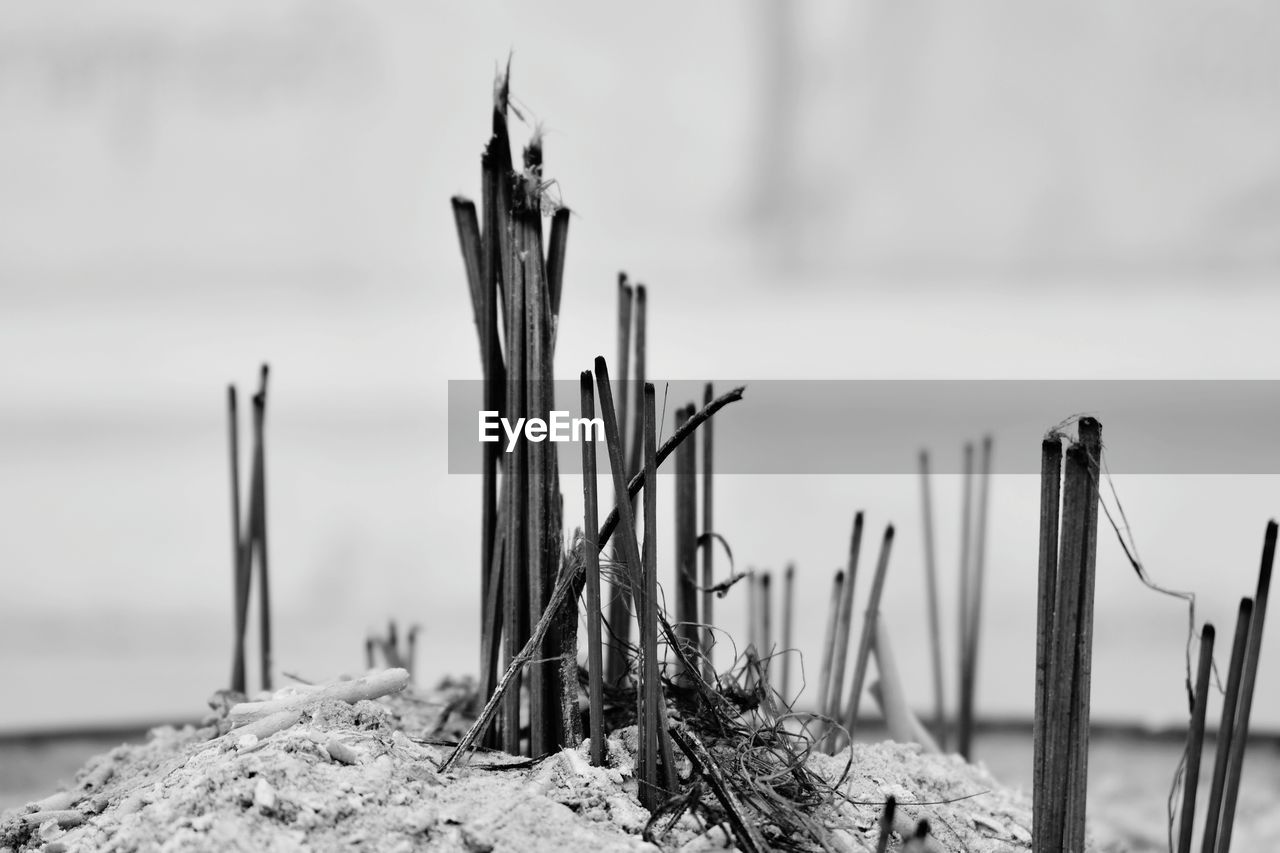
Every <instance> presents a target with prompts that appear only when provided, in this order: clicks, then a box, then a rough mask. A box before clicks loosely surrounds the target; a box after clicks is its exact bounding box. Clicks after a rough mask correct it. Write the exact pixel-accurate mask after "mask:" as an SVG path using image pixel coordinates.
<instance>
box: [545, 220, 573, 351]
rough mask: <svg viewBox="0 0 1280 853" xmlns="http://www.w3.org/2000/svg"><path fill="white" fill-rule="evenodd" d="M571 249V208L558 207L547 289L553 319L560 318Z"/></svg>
mask: <svg viewBox="0 0 1280 853" xmlns="http://www.w3.org/2000/svg"><path fill="white" fill-rule="evenodd" d="M568 247H569V208H567V207H557V208H556V212H555V213H553V214H552V215H551V238H550V243H549V245H548V247H547V289H548V297H549V299H550V302H551V317H552V320H553V323H554V321H555V320H556V319H557V318H559V316H560V297H561V296H563V294H564V257H565V252H566V251H567V250H568ZM555 338H556V336H555V328H553V329H552V333H551V340H552V342H553V343H552V347H551V349H552V352H554V351H555V344H554V341H555Z"/></svg>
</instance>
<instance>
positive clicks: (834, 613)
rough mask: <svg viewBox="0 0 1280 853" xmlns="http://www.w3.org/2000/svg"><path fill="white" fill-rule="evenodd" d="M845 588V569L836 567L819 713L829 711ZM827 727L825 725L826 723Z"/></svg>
mask: <svg viewBox="0 0 1280 853" xmlns="http://www.w3.org/2000/svg"><path fill="white" fill-rule="evenodd" d="M843 588H844V570H843V569H836V573H835V575H834V576H833V577H832V579H831V598H830V600H829V603H828V606H827V633H826V635H825V636H824V638H823V641H822V669H821V670H820V671H819V673H818V709H817V712H818V713H819V714H826V713H827V704H828V703H827V692H828V691H829V690H830V687H831V659H832V654H833V652H834V651H835V644H836V622H837V621H838V620H839V618H840V600H841V598H840V596H841V590H842V589H843ZM824 728H825V725H824Z"/></svg>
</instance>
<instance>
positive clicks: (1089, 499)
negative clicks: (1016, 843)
mask: <svg viewBox="0 0 1280 853" xmlns="http://www.w3.org/2000/svg"><path fill="white" fill-rule="evenodd" d="M1078 430H1079V437H1078V440H1077V444H1078V445H1079V447H1080V448H1081V450H1082V454H1081V460H1080V461H1081V463H1082V464H1083V466H1084V474H1085V494H1084V505H1083V515H1082V517H1081V526H1082V528H1083V530H1082V531H1081V534H1082V535H1081V540H1080V592H1079V596H1080V623H1079V625H1080V628H1079V633H1078V635H1077V637H1076V642H1075V679H1074V682H1073V684H1074V686H1073V688H1072V692H1071V717H1072V719H1071V724H1072V731H1071V740H1072V747H1073V750H1072V752H1071V753H1070V758H1069V761H1070V763H1069V764H1068V767H1067V769H1068V773H1069V775H1068V777H1067V778H1068V784H1069V790H1070V792H1071V799H1070V801H1069V802H1068V804H1067V824H1066V832H1065V833H1064V838H1065V840H1066V843H1067V844H1068V845H1069V846H1068V849H1071V850H1083V849H1084V844H1085V811H1086V800H1087V795H1088V789H1089V716H1090V705H1091V693H1092V684H1093V595H1094V587H1095V583H1094V579H1095V574H1096V568H1097V556H1098V497H1099V496H1098V483H1099V482H1100V476H1101V463H1102V424H1100V423H1099V422H1098V421H1097V420H1095V419H1094V418H1091V417H1083V418H1081V419H1080V421H1079V427H1078ZM1063 530H1064V536H1065V535H1066V533H1067V532H1068V531H1069V530H1070V528H1069V527H1068V526H1067V523H1066V520H1065V517H1064V521H1063Z"/></svg>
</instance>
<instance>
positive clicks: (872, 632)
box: [844, 524, 893, 747]
mask: <svg viewBox="0 0 1280 853" xmlns="http://www.w3.org/2000/svg"><path fill="white" fill-rule="evenodd" d="M892 549H893V525H892V524H890V525H889V526H887V527H886V528H885V529H884V539H883V540H881V542H880V558H879V560H878V561H877V562H876V574H875V577H874V578H873V579H872V581H871V597H870V598H869V599H868V600H867V612H866V615H865V616H864V617H863V622H862V640H861V642H859V643H858V657H857V660H855V661H854V668H853V683H852V684H851V685H850V687H849V701H848V708H847V709H846V710H845V717H844V727H845V730H846V731H848V733H849V746H850V747H852V746H853V737H854V732H855V731H856V729H857V727H858V704H859V702H860V701H861V699H862V687H863V684H864V682H865V681H866V678H867V661H868V659H869V658H870V657H871V646H872V644H873V643H874V642H875V636H876V619H877V615H878V614H879V612H880V597H881V595H882V594H883V593H884V580H885V576H886V575H887V574H888V571H889V552H890V551H891V550H892Z"/></svg>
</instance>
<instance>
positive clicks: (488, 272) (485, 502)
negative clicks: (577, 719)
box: [463, 136, 510, 748]
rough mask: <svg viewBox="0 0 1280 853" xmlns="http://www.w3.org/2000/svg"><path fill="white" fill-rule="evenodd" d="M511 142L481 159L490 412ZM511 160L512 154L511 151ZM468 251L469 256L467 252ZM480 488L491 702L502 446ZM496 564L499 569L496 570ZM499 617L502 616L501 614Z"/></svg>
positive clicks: (488, 457)
mask: <svg viewBox="0 0 1280 853" xmlns="http://www.w3.org/2000/svg"><path fill="white" fill-rule="evenodd" d="M504 144H506V143H505V141H504V140H503V139H501V138H499V137H498V136H495V137H494V138H493V140H492V141H491V143H490V145H488V146H486V148H485V151H484V153H483V154H481V156H480V181H481V187H482V189H481V202H482V204H483V205H484V207H483V214H484V223H485V224H484V231H483V233H482V234H481V236H480V285H481V286H480V306H479V311H480V316H479V318H478V322H479V324H480V364H481V369H482V371H483V375H484V391H483V393H484V407H485V410H486V411H491V412H501V411H502V410H503V409H504V407H505V405H506V397H507V392H506V365H505V364H504V362H503V356H502V343H501V339H500V337H499V334H498V328H499V319H498V305H499V302H501V301H502V297H503V294H504V290H505V289H504V285H503V267H504V265H503V262H502V255H503V254H504V252H505V249H504V241H505V235H506V226H505V222H506V215H507V214H506V211H505V209H503V208H501V207H500V205H502V204H506V203H507V202H508V200H509V182H508V181H506V180H504V177H505V176H504V175H503V174H500V171H499V168H498V161H499V160H500V159H501V157H499V156H497V155H496V154H495V151H496V150H497V149H498V147H499V146H501V145H504ZM507 159H508V160H509V159H510V152H509V151H508V152H507ZM466 251H467V250H466V248H465V247H464V249H463V252H464V255H465V254H466ZM480 452H481V487H480V572H481V588H480V602H481V607H482V612H481V614H480V655H481V657H480V684H479V689H480V695H481V696H483V697H485V699H488V697H489V696H490V695H491V693H492V691H493V684H494V681H495V680H496V679H497V677H498V671H497V662H498V653H497V652H498V649H499V648H500V642H499V632H500V631H501V628H500V625H501V624H502V622H503V620H502V619H501V618H500V617H499V618H495V617H494V613H495V611H494V609H493V608H491V607H489V604H490V602H492V601H496V600H498V599H497V598H496V597H495V592H494V590H493V589H491V585H493V584H495V583H497V584H501V582H502V581H501V577H502V568H501V564H498V563H496V561H495V555H496V552H497V550H498V545H497V542H498V540H499V538H500V537H501V536H503V535H505V532H504V531H503V530H502V527H501V525H500V522H499V515H500V514H505V509H504V508H505V503H504V501H505V488H506V478H505V477H504V478H503V490H504V492H503V494H502V495H499V493H498V470H499V468H500V467H501V466H500V464H499V453H500V450H499V448H498V446H497V445H496V444H493V445H490V444H485V445H484V446H483V447H482V448H481V451H480ZM495 565H497V566H498V568H497V570H496V571H495V569H494V567H495ZM497 613H499V614H500V613H501V610H498V611H497ZM485 738H486V740H485V746H489V747H494V748H496V747H498V746H499V745H500V744H499V738H500V733H499V732H498V731H496V730H490V731H487V732H486V733H485Z"/></svg>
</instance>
